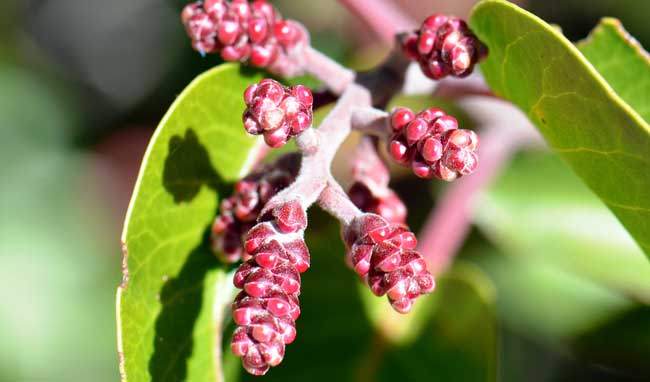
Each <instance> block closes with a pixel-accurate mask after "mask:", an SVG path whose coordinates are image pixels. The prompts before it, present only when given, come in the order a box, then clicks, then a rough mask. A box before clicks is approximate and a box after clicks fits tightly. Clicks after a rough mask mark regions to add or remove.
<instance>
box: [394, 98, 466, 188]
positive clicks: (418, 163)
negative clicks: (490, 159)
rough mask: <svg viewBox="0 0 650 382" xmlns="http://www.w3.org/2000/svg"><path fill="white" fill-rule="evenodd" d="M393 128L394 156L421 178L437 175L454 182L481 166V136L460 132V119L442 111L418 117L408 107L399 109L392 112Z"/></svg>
mask: <svg viewBox="0 0 650 382" xmlns="http://www.w3.org/2000/svg"><path fill="white" fill-rule="evenodd" d="M390 126H391V128H392V131H393V134H392V136H391V139H390V142H389V144H388V151H389V152H390V155H391V156H392V157H393V159H395V160H396V161H397V162H398V163H400V164H402V165H404V166H410V167H411V169H412V170H413V172H414V173H415V175H417V176H419V177H421V178H427V179H430V178H433V177H434V176H435V177H437V178H439V179H442V180H445V181H452V180H454V179H456V178H458V177H460V176H463V175H468V174H471V173H472V172H474V170H476V168H477V167H478V156H477V155H476V152H475V151H476V149H477V147H478V144H479V139H478V136H477V135H476V133H474V132H473V131H471V130H464V129H459V128H458V121H457V120H456V118H454V117H452V116H449V115H447V114H445V112H444V111H442V110H440V109H436V108H429V109H425V110H423V111H421V112H419V113H418V114H415V113H413V111H412V110H410V109H408V108H396V109H395V110H393V111H392V112H391V115H390Z"/></svg>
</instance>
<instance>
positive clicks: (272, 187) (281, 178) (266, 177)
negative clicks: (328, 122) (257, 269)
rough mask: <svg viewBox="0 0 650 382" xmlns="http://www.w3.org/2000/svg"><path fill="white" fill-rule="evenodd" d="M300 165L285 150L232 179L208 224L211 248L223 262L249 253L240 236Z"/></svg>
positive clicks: (293, 177)
mask: <svg viewBox="0 0 650 382" xmlns="http://www.w3.org/2000/svg"><path fill="white" fill-rule="evenodd" d="M299 167H300V155H299V154H297V153H289V154H285V155H283V156H281V157H279V158H278V159H277V160H276V161H275V162H274V163H272V164H262V165H261V166H259V167H258V168H257V169H256V170H255V171H253V172H252V173H251V174H249V175H248V176H246V177H245V178H243V179H242V180H240V181H238V182H237V183H235V189H234V193H233V194H232V195H231V196H230V197H228V198H226V199H223V200H222V201H221V204H220V206H219V215H217V217H216V219H215V221H214V224H213V225H212V236H211V242H212V249H213V250H214V252H215V254H217V256H218V257H219V258H220V259H221V260H222V261H224V262H227V263H234V262H237V261H239V259H240V258H243V259H244V261H247V260H249V259H250V257H251V255H250V254H249V253H248V252H246V250H245V249H244V247H243V244H242V242H243V236H244V235H245V234H246V232H248V230H250V229H251V228H252V227H253V226H254V225H255V223H256V221H257V218H258V216H259V214H260V211H261V210H262V208H263V207H264V205H266V203H267V202H268V201H269V200H270V199H271V198H272V197H273V196H274V195H275V194H277V193H278V192H280V191H281V190H282V189H284V188H285V187H287V186H288V185H290V184H291V183H293V181H294V180H295V178H296V176H297V174H298V169H299Z"/></svg>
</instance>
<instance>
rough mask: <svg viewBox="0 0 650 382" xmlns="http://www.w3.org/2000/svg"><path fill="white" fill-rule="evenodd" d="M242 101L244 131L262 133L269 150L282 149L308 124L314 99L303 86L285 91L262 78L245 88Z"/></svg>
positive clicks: (311, 116) (310, 122)
mask: <svg viewBox="0 0 650 382" xmlns="http://www.w3.org/2000/svg"><path fill="white" fill-rule="evenodd" d="M244 102H246V110H245V111H244V115H243V119H244V128H245V129H246V131H247V132H248V133H249V134H253V135H259V134H263V135H264V141H265V142H266V144H268V145H269V146H271V147H273V148H277V147H281V146H283V145H284V144H285V143H287V141H288V140H289V138H291V137H293V136H295V135H298V134H300V133H301V132H303V131H305V130H306V129H307V128H309V127H310V126H311V124H312V119H313V114H312V104H313V102H314V98H313V96H312V93H311V91H310V90H309V89H308V88H307V87H305V86H303V85H296V86H293V87H291V88H289V87H285V86H283V85H282V84H280V83H279V82H277V81H275V80H272V79H269V78H266V79H263V80H262V81H260V82H259V83H257V84H253V85H251V86H249V87H248V88H247V89H246V91H245V92H244Z"/></svg>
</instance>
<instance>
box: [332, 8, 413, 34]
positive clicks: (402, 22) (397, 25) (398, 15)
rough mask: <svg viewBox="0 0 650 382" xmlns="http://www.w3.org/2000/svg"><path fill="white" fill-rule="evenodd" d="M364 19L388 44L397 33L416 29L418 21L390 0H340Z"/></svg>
mask: <svg viewBox="0 0 650 382" xmlns="http://www.w3.org/2000/svg"><path fill="white" fill-rule="evenodd" d="M339 2H340V3H341V4H343V5H344V6H345V7H346V8H348V9H349V10H350V11H351V12H352V13H354V14H355V15H356V16H357V17H358V18H359V19H361V20H363V21H364V22H365V23H366V24H367V25H368V26H369V27H370V29H371V30H372V31H373V32H375V34H377V36H379V37H380V38H381V39H382V40H383V41H384V42H385V43H386V44H388V45H393V43H394V42H395V35H396V34H398V33H400V32H404V31H409V30H412V29H415V27H416V23H415V21H413V20H412V19H411V18H410V17H409V16H408V15H407V14H406V13H404V11H402V9H400V8H399V7H398V6H397V5H395V4H394V3H393V2H391V1H388V0H339Z"/></svg>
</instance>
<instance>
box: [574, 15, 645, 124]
mask: <svg viewBox="0 0 650 382" xmlns="http://www.w3.org/2000/svg"><path fill="white" fill-rule="evenodd" d="M576 45H577V47H578V49H580V51H581V52H582V54H584V55H585V57H587V59H588V60H589V62H591V64H592V65H593V66H594V67H595V68H596V70H598V73H600V74H601V75H602V76H603V77H604V78H605V80H607V82H608V83H609V84H610V85H611V86H612V88H614V91H616V94H618V95H619V96H621V97H622V98H623V99H624V100H625V102H627V103H628V104H629V105H630V106H632V108H634V110H636V112H637V113H639V115H641V117H643V118H644V119H645V121H646V122H648V121H650V56H649V55H648V52H646V51H645V50H643V47H642V46H641V45H640V44H639V43H638V42H637V41H636V40H635V39H634V37H632V36H630V35H629V34H628V33H627V31H626V30H625V29H624V28H623V25H622V24H621V22H620V21H619V20H617V19H613V18H604V19H602V20H601V21H600V23H599V24H598V26H596V28H594V30H593V31H592V32H591V34H590V35H589V37H588V38H587V39H585V40H583V41H581V42H579V43H578V44H576Z"/></svg>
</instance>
